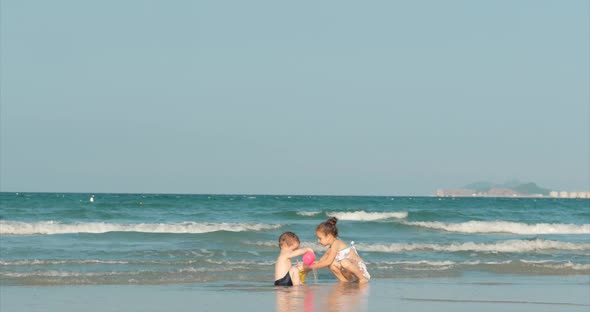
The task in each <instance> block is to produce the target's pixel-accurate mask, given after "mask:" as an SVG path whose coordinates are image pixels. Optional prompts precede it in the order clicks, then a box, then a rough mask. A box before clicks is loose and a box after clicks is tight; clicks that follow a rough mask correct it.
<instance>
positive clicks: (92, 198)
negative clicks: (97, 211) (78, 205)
mask: <svg viewBox="0 0 590 312" xmlns="http://www.w3.org/2000/svg"><path fill="white" fill-rule="evenodd" d="M89 201H90V202H91V203H93V202H94V195H92V196H90V199H89Z"/></svg>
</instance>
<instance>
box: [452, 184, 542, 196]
mask: <svg viewBox="0 0 590 312" xmlns="http://www.w3.org/2000/svg"><path fill="white" fill-rule="evenodd" d="M463 188H465V189H468V190H474V191H475V192H477V193H487V192H489V191H490V190H492V189H508V190H512V191H514V192H515V193H518V194H523V195H533V194H542V195H549V191H550V190H549V189H546V188H543V187H540V186H538V185H537V184H536V183H534V182H527V183H521V182H519V181H517V180H513V181H508V182H506V183H503V184H494V183H491V182H475V183H471V184H469V185H466V186H464V187H463Z"/></svg>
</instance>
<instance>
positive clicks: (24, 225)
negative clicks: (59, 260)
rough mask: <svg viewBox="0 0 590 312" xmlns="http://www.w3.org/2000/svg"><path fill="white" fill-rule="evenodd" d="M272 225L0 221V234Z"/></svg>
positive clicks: (244, 228) (232, 228)
mask: <svg viewBox="0 0 590 312" xmlns="http://www.w3.org/2000/svg"><path fill="white" fill-rule="evenodd" d="M280 227H281V226H280V225H274V224H247V223H197V222H182V223H138V224H117V223H105V222H86V223H61V222H55V221H42V222H32V223H28V222H18V221H0V234H2V235H36V234H41V235H52V234H74V233H93V234H101V233H107V232H141V233H170V234H201V233H210V232H217V231H228V232H244V231H264V230H274V229H278V228H280Z"/></svg>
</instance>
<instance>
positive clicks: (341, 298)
mask: <svg viewBox="0 0 590 312" xmlns="http://www.w3.org/2000/svg"><path fill="white" fill-rule="evenodd" d="M368 290H369V284H362V285H360V284H355V283H336V284H331V285H326V284H323V285H321V284H320V285H308V286H294V287H284V288H277V289H276V311H280V312H287V311H305V312H310V311H368Z"/></svg>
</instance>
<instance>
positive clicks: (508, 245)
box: [357, 239, 590, 253]
mask: <svg viewBox="0 0 590 312" xmlns="http://www.w3.org/2000/svg"><path fill="white" fill-rule="evenodd" d="M357 246H358V249H359V251H365V252H385V253H396V252H407V251H440V252H461V251H471V252H491V253H496V252H510V253H525V252H535V251H547V250H564V251H588V250H590V244H579V243H570V242H560V241H552V240H544V239H535V240H507V241H501V242H496V243H474V242H466V243H460V244H446V245H444V244H412V243H410V244H369V245H364V244H357Z"/></svg>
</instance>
